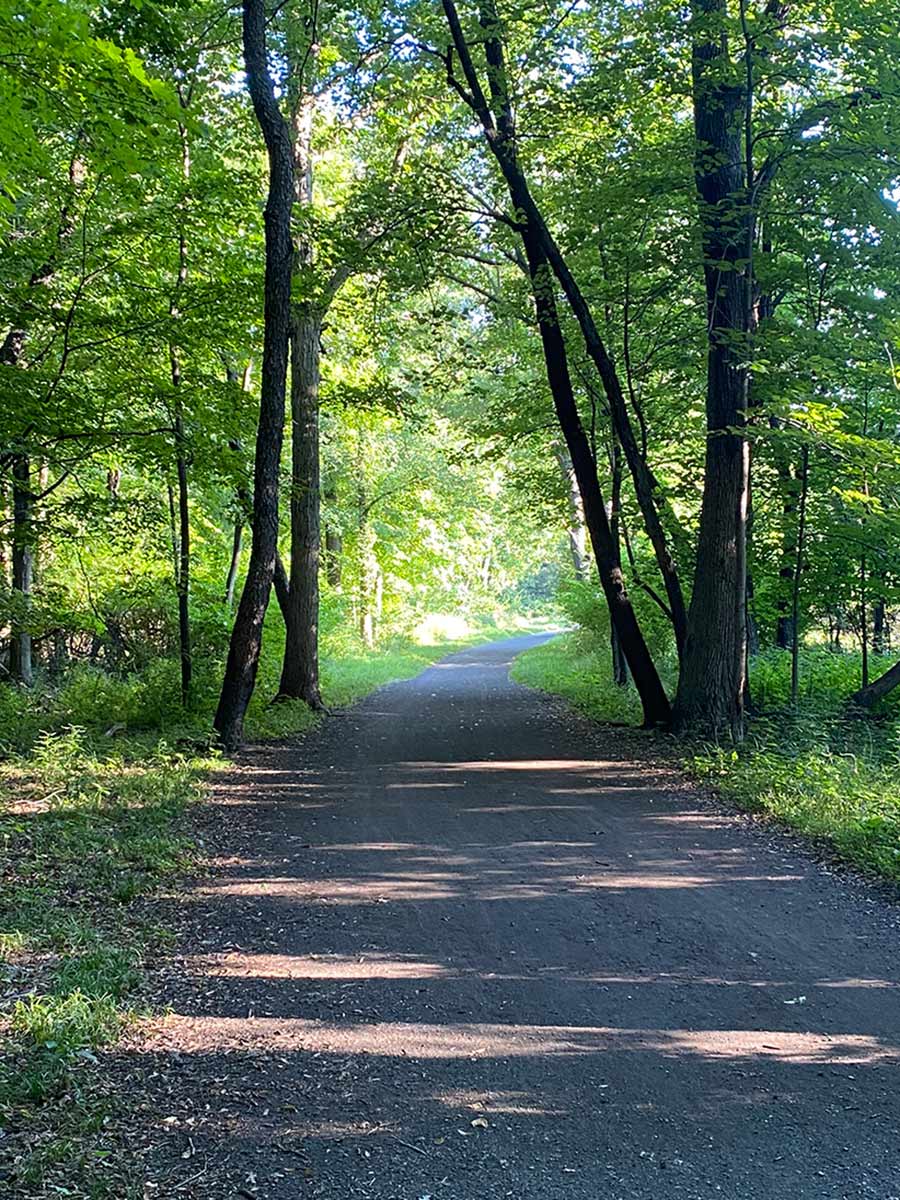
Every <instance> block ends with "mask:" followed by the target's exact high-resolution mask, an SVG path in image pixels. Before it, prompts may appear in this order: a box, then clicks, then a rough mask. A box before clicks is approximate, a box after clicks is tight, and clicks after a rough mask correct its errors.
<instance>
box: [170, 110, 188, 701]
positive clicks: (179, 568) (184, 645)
mask: <svg viewBox="0 0 900 1200" xmlns="http://www.w3.org/2000/svg"><path fill="white" fill-rule="evenodd" d="M179 98H180V100H181V104H182V108H185V107H186V101H185V100H184V97H183V96H182V95H181V93H179ZM178 133H179V136H180V138H181V177H182V180H183V182H184V185H185V188H187V186H188V183H189V181H190V178H191V151H190V144H189V142H188V135H187V128H186V127H185V125H184V124H180V125H179V126H178ZM179 219H180V228H179V230H178V274H177V277H176V282H175V292H174V295H173V296H172V302H171V304H170V306H169V315H170V317H171V318H172V322H173V325H175V324H177V322H178V320H179V318H180V316H181V312H180V307H179V306H180V301H181V292H182V291H183V289H184V285H185V283H186V282H187V274H188V258H187V235H186V232H185V214H184V203H183V202H182V205H181V211H180V214H179ZM174 332H175V331H174V329H173V339H172V341H171V342H170V343H169V366H170V372H171V377H172V392H173V420H172V432H173V436H174V439H175V473H176V476H177V479H178V559H177V562H176V566H175V591H176V594H177V596H178V650H179V658H180V660H181V702H182V704H185V705H186V704H187V703H188V701H189V700H190V695H191V676H192V674H193V655H192V653H191V600H190V595H191V517H190V498H189V492H188V449H187V438H186V436H185V428H184V400H183V397H182V392H181V378H182V374H181V351H180V348H179V347H178V345H177V344H176V341H175V337H174Z"/></svg>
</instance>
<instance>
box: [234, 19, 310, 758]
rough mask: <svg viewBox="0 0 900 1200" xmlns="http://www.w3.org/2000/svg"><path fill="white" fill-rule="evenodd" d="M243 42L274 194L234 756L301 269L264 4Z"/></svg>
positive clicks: (272, 543) (265, 563) (252, 648)
mask: <svg viewBox="0 0 900 1200" xmlns="http://www.w3.org/2000/svg"><path fill="white" fill-rule="evenodd" d="M243 39H244V61H245V63H246V68H247V84H248V87H249V90H250V97H251V99H252V101H253V110H254V112H255V114H256V119H257V121H258V122H259V126H260V129H261V130H262V133H263V137H264V138H265V142H266V149H267V151H268V155H269V194H268V199H267V201H266V212H265V227H266V272H265V335H264V341H263V365H262V383H261V386H260V407H259V423H258V425H257V431H256V457H255V463H254V486H253V526H252V527H253V541H252V545H251V550H250V562H249V565H248V568H247V578H246V580H245V582H244V589H243V592H242V593H241V601H240V604H239V605H238V611H237V615H236V617H235V622H234V628H233V630H232V634H231V645H230V647H229V650H228V662H227V664H226V667H225V678H224V680H223V682H222V692H221V695H220V697H219V706H218V709H217V711H216V717H215V728H216V731H217V733H218V735H219V738H220V740H221V742H222V744H223V745H224V746H225V747H226V748H228V749H234V748H235V747H236V746H238V745H239V744H240V741H241V738H242V735H243V725H244V715H245V713H246V711H247V705H248V704H249V703H250V697H251V696H252V695H253V688H254V686H255V683H256V672H257V669H258V666H259V653H260V647H261V645H262V631H263V620H264V618H265V615H266V609H267V607H268V604H269V596H270V593H271V590H272V577H273V575H274V572H275V558H276V555H277V552H278V476H279V466H280V462H281V446H282V438H283V434H284V405H285V391H286V384H287V360H288V342H289V337H290V321H291V273H292V266H293V245H292V242H291V205H292V202H293V174H294V164H293V154H292V152H291V136H290V130H289V128H288V125H287V123H286V122H285V120H284V118H283V116H282V114H281V110H280V108H279V107H278V102H277V100H276V99H275V92H274V88H273V86H272V80H271V77H270V76H269V71H268V65H267V61H266V14H265V6H264V4H263V0H244V8H243Z"/></svg>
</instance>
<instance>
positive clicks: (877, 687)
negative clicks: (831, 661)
mask: <svg viewBox="0 0 900 1200" xmlns="http://www.w3.org/2000/svg"><path fill="white" fill-rule="evenodd" d="M898 685H900V662H897V663H894V665H893V666H892V667H890V668H889V669H888V670H887V671H885V673H884V674H883V675H879V677H878V678H877V679H875V680H873V681H872V682H871V683H870V684H869V685H868V687H864V688H860V689H859V691H858V692H854V693H853V695H852V696H851V697H850V702H851V704H855V705H856V706H857V707H859V708H872V706H873V705H875V704H877V703H878V701H879V700H883V699H884V698H885V696H887V695H888V694H889V693H890V692H892V691H893V690H894V688H895V687H897V686H898Z"/></svg>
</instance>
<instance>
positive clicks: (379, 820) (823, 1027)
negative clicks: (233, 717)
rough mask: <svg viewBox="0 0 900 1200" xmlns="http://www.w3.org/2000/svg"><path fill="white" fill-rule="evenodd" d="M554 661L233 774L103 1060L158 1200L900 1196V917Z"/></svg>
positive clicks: (462, 672) (466, 665)
mask: <svg viewBox="0 0 900 1200" xmlns="http://www.w3.org/2000/svg"><path fill="white" fill-rule="evenodd" d="M537 641H538V639H536V638H520V639H514V640H511V641H504V642H501V643H495V644H492V645H489V646H482V647H480V648H476V649H468V650H464V651H463V652H461V653H458V654H455V655H453V656H452V657H450V658H448V659H446V660H444V661H443V662H441V663H439V664H438V665H436V666H434V667H431V668H430V669H428V670H426V671H425V672H424V673H423V674H421V675H420V676H418V677H417V678H415V679H412V680H407V681H404V682H400V683H395V684H391V685H389V686H387V687H385V688H382V689H381V690H380V691H379V692H377V693H375V694H374V695H372V696H370V697H369V698H367V699H366V700H363V701H362V702H361V703H359V704H357V705H355V706H354V707H352V708H349V709H347V710H345V711H343V712H340V713H337V714H335V715H334V716H333V717H332V718H331V719H330V720H328V721H327V722H325V723H324V724H323V725H322V726H321V727H319V728H317V729H315V730H313V731H312V732H310V733H309V734H307V735H305V737H303V738H302V739H299V740H294V741H293V742H292V743H289V744H288V743H285V744H280V745H274V746H273V745H269V746H264V747H257V748H250V749H248V750H247V751H246V752H245V753H244V755H243V756H242V758H241V759H240V761H239V762H238V763H237V764H236V765H235V766H234V767H233V768H229V769H228V770H227V771H223V772H222V773H221V774H220V775H219V777H218V778H217V779H215V780H214V782H213V785H212V788H211V791H210V795H209V798H208V801H207V803H206V804H205V805H204V806H202V807H201V808H200V809H198V810H197V811H198V815H199V820H200V822H201V825H202V829H201V834H202V837H203V839H204V842H205V845H206V851H207V855H208V864H209V865H208V870H207V871H206V873H205V874H204V875H203V876H202V877H199V878H197V879H196V880H195V881H194V882H193V884H192V885H191V886H190V888H189V889H187V890H186V891H185V892H184V893H183V894H181V895H178V896H172V897H170V898H169V900H168V901H167V902H166V904H165V907H166V908H167V910H168V911H167V912H166V913H165V914H164V919H166V920H170V921H173V922H174V924H175V926H176V929H177V940H178V944H177V948H176V952H175V954H174V955H172V956H171V957H169V958H167V959H166V961H165V964H164V965H163V967H161V968H160V969H158V970H157V972H156V976H155V981H154V982H155V987H156V991H157V993H158V995H157V999H158V1000H160V1001H161V1002H162V1003H163V1004H165V1005H168V1006H169V1012H168V1014H167V1015H166V1016H164V1017H161V1018H159V1019H157V1020H155V1021H154V1022H152V1023H150V1024H149V1025H148V1024H144V1025H143V1026H141V1027H139V1028H138V1029H136V1030H135V1031H134V1032H133V1033H132V1034H131V1035H130V1038H129V1040H128V1041H127V1042H126V1044H125V1045H124V1046H119V1047H118V1048H117V1049H116V1050H114V1051H112V1052H111V1053H110V1058H109V1060H108V1065H109V1069H110V1070H111V1072H112V1073H113V1075H115V1076H116V1078H117V1079H118V1082H119V1084H120V1085H121V1086H124V1087H126V1088H130V1094H131V1095H132V1096H133V1104H132V1108H133V1112H132V1116H131V1126H132V1127H131V1130H130V1146H129V1153H131V1154H135V1155H136V1156H138V1157H139V1158H142V1159H143V1162H144V1165H145V1168H146V1172H147V1178H148V1179H149V1180H151V1181H152V1182H150V1183H149V1184H147V1185H146V1188H145V1192H144V1194H145V1196H146V1197H160V1198H163V1197H164V1198H168V1197H195V1198H204V1200H205V1198H212V1197H217V1198H230V1197H260V1198H261V1200H288V1198H290V1200H298V1198H299V1197H305V1196H310V1197H327V1198H328V1200H351V1198H354V1197H363V1198H367V1200H426V1198H430V1200H482V1198H491V1200H493V1198H498V1200H499V1198H500V1197H512V1198H515V1200H562V1198H563V1197H565V1198H566V1200H650V1198H651V1197H652V1198H653V1200H669V1198H672V1200H675V1198H679V1200H694V1198H697V1200H699V1198H701V1197H703V1198H705V1197H722V1198H724V1200H755V1198H759V1200H763V1198H765V1200H781V1198H782V1197H783V1198H785V1200H787V1198H788V1197H790V1198H791V1200H793V1198H794V1197H801V1198H808V1200H813V1198H814V1200H849V1198H851V1197H852V1198H854V1200H857V1198H859V1200H862V1198H871V1200H890V1198H892V1197H893V1198H894V1200H897V1198H898V1197H900V1160H898V1155H897V1146H898V1144H900V1087H898V1083H900V1021H898V1012H900V945H898V937H897V934H898V929H900V908H898V907H897V906H896V905H894V904H892V903H891V897H890V895H889V894H888V892H887V891H886V890H882V889H879V888H878V887H877V886H876V885H870V884H868V883H866V882H864V881H862V880H860V879H858V878H856V877H855V876H853V875H852V874H851V873H849V872H846V871H842V870H840V869H837V870H836V869H834V868H832V867H830V866H829V865H827V864H826V863H822V862H819V861H816V859H815V858H814V856H813V853H812V852H811V851H810V850H809V849H808V847H806V846H805V845H804V843H802V842H800V841H799V840H798V839H796V838H793V837H790V836H789V835H786V834H784V833H782V832H780V831H779V830H778V829H776V828H775V827H774V826H772V825H771V824H766V823H762V822H759V821H755V820H753V819H752V818H748V817H745V816H741V815H739V814H737V813H733V812H729V811H728V810H727V809H725V808H724V807H723V806H722V805H719V804H717V803H716V802H715V801H714V800H712V799H710V798H709V797H707V796H706V795H704V794H703V793H702V792H701V791H700V790H698V789H697V788H696V787H693V786H691V785H690V784H688V783H687V782H685V780H684V779H683V777H682V776H681V774H680V773H679V772H678V771H677V769H676V768H675V767H674V766H671V765H667V764H665V763H663V764H661V763H659V762H658V761H653V759H652V756H651V744H650V743H649V742H648V739H647V738H646V737H644V735H641V734H640V733H637V732H635V731H627V730H616V729H612V728H609V727H606V728H604V727H600V726H597V725H595V724H593V723H591V722H589V721H587V720H585V719H583V718H581V717H579V716H577V715H575V714H574V713H573V712H572V711H571V710H570V709H569V708H567V707H566V706H565V705H564V704H562V703H561V702H559V701H556V700H553V699H550V698H548V697H546V696H544V695H542V694H540V693H538V692H534V691H531V690H529V689H526V688H524V687H521V686H518V685H516V684H514V683H512V682H510V680H509V677H508V667H509V664H510V661H511V659H512V658H513V656H514V655H515V654H517V653H518V652H520V651H521V650H522V649H524V648H526V647H527V646H531V645H535V644H537ZM655 752H656V751H655V750H654V751H653V753H654V754H655Z"/></svg>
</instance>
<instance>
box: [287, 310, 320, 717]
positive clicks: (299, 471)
mask: <svg viewBox="0 0 900 1200" xmlns="http://www.w3.org/2000/svg"><path fill="white" fill-rule="evenodd" d="M320 335H321V318H320V316H319V314H318V311H317V310H316V309H315V308H314V307H312V306H311V305H303V306H298V307H295V309H294V313H293V317H292V323H291V430H292V441H291V566H290V588H289V593H288V604H287V610H286V614H285V627H286V628H285V643H284V662H283V664H282V668H281V682H280V684H279V688H278V692H279V695H281V696H288V697H291V698H296V699H298V700H305V701H306V703H307V704H308V705H309V706H310V708H314V709H321V708H322V707H323V705H322V696H321V693H320V691H319V547H320V508H319V500H320V495H319V493H320V482H319V338H320Z"/></svg>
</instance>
